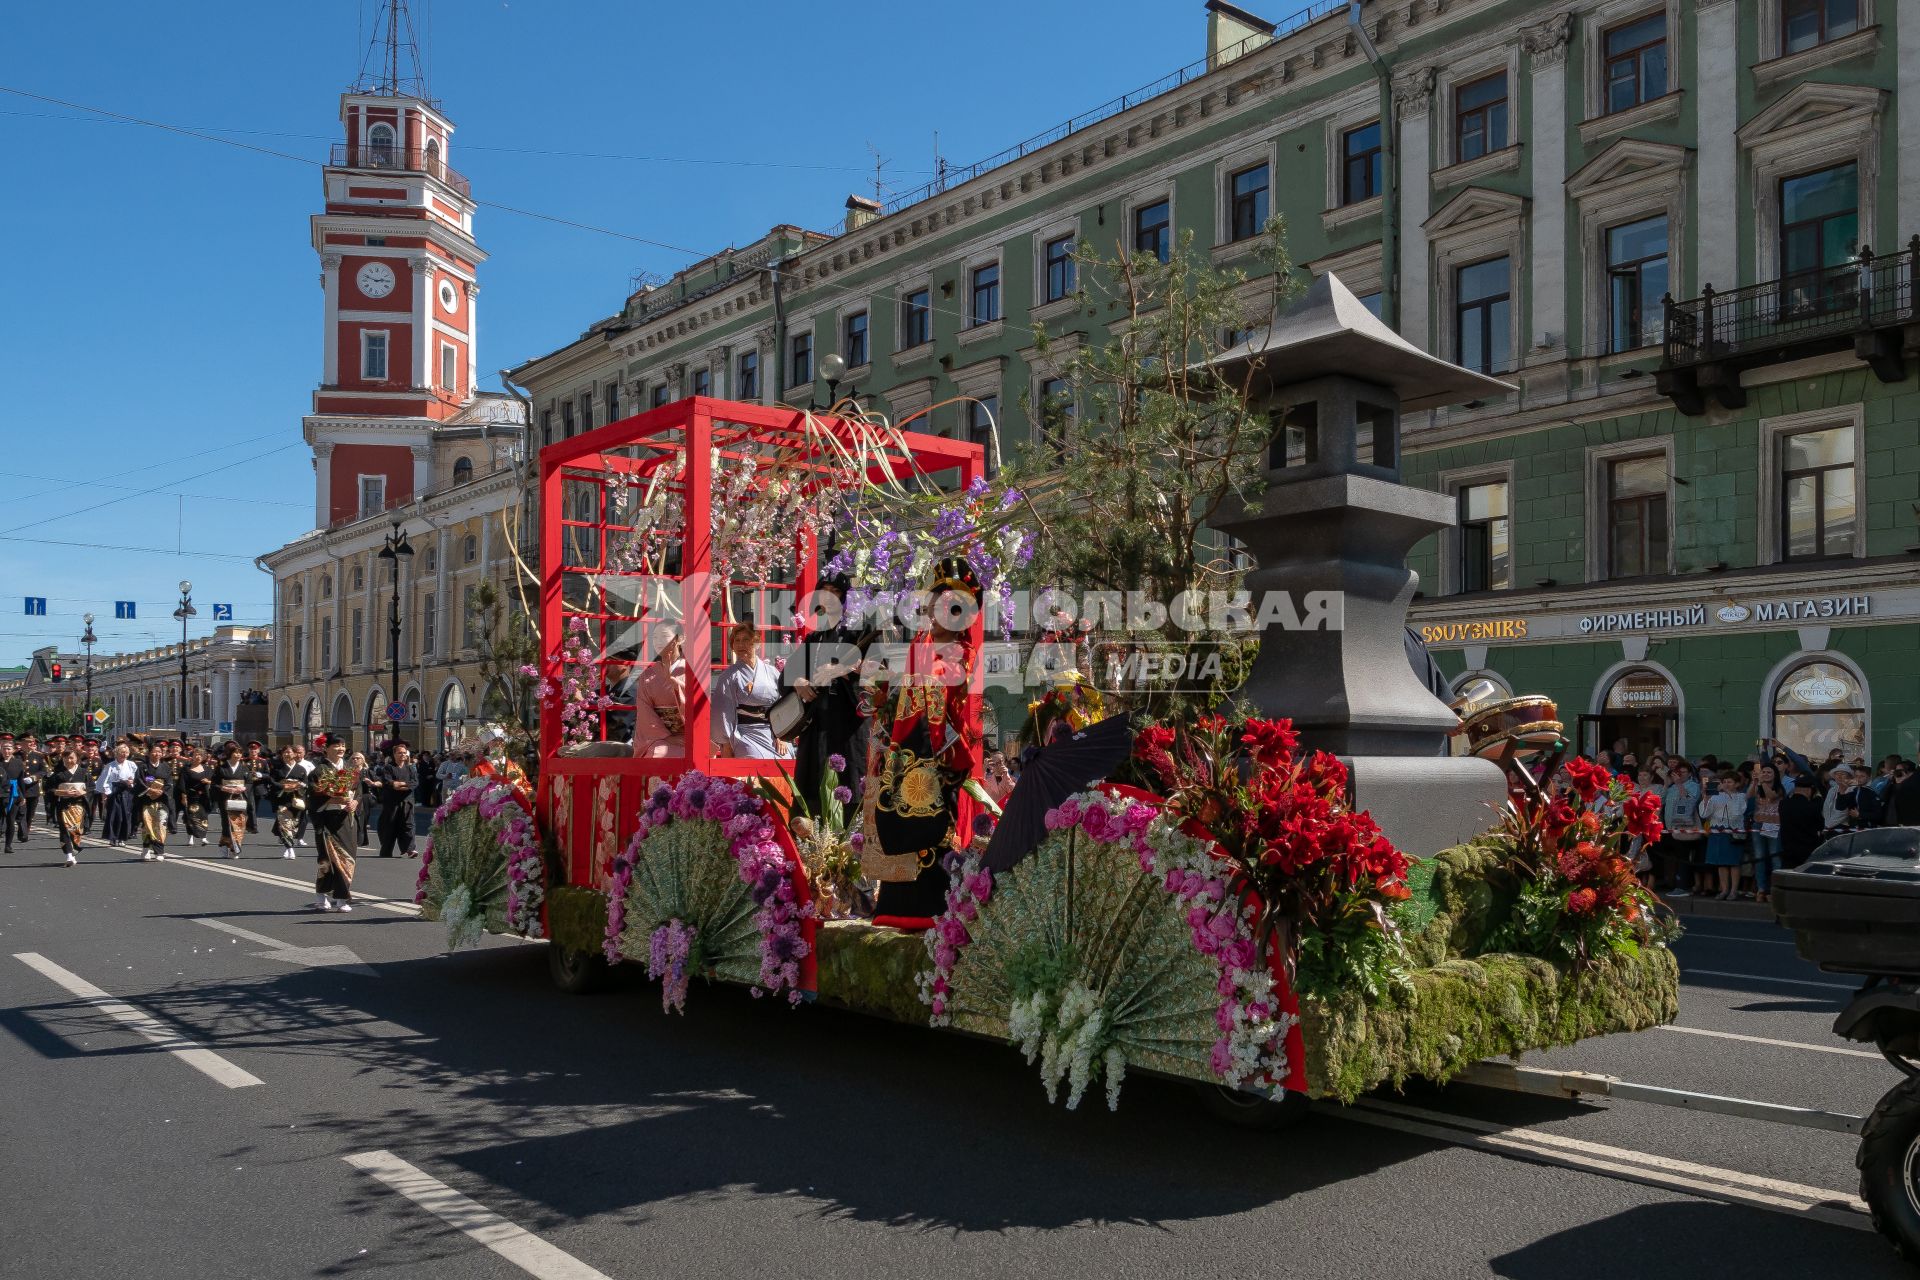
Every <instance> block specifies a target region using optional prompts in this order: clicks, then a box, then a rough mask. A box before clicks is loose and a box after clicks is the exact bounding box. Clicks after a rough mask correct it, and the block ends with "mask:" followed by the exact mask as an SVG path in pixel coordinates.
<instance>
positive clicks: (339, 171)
mask: <svg viewBox="0 0 1920 1280" xmlns="http://www.w3.org/2000/svg"><path fill="white" fill-rule="evenodd" d="M340 126H341V140H340V141H338V142H336V143H334V144H333V153H332V155H331V157H330V159H329V163H328V164H327V166H326V168H325V169H324V170H323V182H324V187H325V206H324V210H323V212H321V213H318V214H315V215H314V217H313V228H312V238H313V248H314V252H315V253H317V254H318V255H319V256H320V267H321V271H320V287H321V290H322V294H323V298H322V308H323V315H324V320H323V329H322V350H323V356H322V370H321V375H320V386H319V388H318V389H317V390H315V392H314V393H313V411H312V412H311V413H310V414H308V415H307V417H306V420H305V436H306V440H307V443H308V444H310V445H311V446H313V452H314V473H315V482H316V492H315V504H314V507H315V518H316V522H317V524H318V525H319V527H320V528H323V529H324V528H327V527H329V526H332V525H337V524H342V523H345V522H347V521H351V520H356V519H360V518H362V517H364V516H367V515H372V514H376V513H378V512H382V511H385V510H388V509H390V508H393V507H397V506H400V505H402V504H404V503H407V502H410V501H412V500H413V499H414V498H416V497H418V496H420V494H422V493H423V492H425V491H426V490H427V489H429V488H431V477H432V474H433V472H432V459H433V442H434V439H435V435H436V431H437V430H439V429H440V428H441V427H443V425H446V424H450V423H452V422H453V421H454V420H455V419H457V418H460V417H461V416H462V411H463V410H465V409H467V408H468V406H469V405H470V404H471V403H472V402H473V400H474V397H475V393H476V387H475V385H474V384H475V381H476V378H477V373H478V365H477V364H476V357H475V354H474V329H475V326H474V313H475V310H476V303H477V298H478V294H479V287H478V285H477V284H476V282H475V279H474V275H475V271H476V269H477V268H478V267H479V265H480V263H481V262H483V261H485V259H486V255H485V254H484V253H482V252H481V251H480V247H479V246H478V245H477V244H475V243H474V240H473V209H474V204H473V193H472V188H471V186H470V185H469V183H468V182H467V180H466V179H465V178H464V177H462V176H461V175H460V174H459V173H458V172H457V171H455V170H454V168H453V167H452V165H451V164H450V163H449V154H450V146H451V142H452V137H453V122H452V121H450V120H448V119H447V118H446V116H444V115H442V114H441V112H440V109H439V104H438V103H436V102H435V101H434V100H433V99H431V98H430V97H428V96H427V93H426V86H425V83H424V81H423V80H422V78H421V75H420V72H419V56H418V51H417V49H416V48H415V46H414V41H413V35H412V22H411V19H410V18H409V16H408V14H407V6H406V0H386V3H385V4H384V5H383V7H382V12H381V15H380V25H379V26H377V27H376V33H375V37H374V40H373V43H372V45H371V46H370V48H369V50H368V54H367V67H363V69H362V73H361V76H360V79H359V81H358V82H357V83H356V84H355V85H354V87H353V88H352V89H350V90H349V91H348V92H346V93H344V94H342V95H341V97H340Z"/></svg>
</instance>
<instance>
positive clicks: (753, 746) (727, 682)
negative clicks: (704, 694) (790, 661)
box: [713, 622, 786, 760]
mask: <svg viewBox="0 0 1920 1280" xmlns="http://www.w3.org/2000/svg"><path fill="white" fill-rule="evenodd" d="M727 647H728V648H729V649H731V650H732V651H733V661H732V662H730V663H728V664H727V665H726V666H724V667H722V668H721V669H720V673H719V674H718V675H716V676H715V677H714V679H713V737H714V751H715V754H717V755H721V756H732V757H733V758H734V759H736V760H779V759H781V758H783V757H784V755H785V754H786V753H785V752H784V751H783V750H782V745H781V743H780V742H779V741H778V740H777V739H775V738H774V736H773V726H772V725H771V724H769V723H768V722H767V710H768V708H770V707H772V706H773V704H774V702H775V701H777V700H778V699H779V697H780V672H779V670H778V669H777V668H775V667H774V665H773V664H772V663H771V662H768V661H767V660H766V659H764V658H762V657H761V656H760V633H759V632H758V631H755V630H754V629H753V627H752V626H751V625H750V624H748V623H745V622H742V623H740V624H739V625H737V626H735V627H734V629H733V630H732V631H730V632H728V633H727Z"/></svg>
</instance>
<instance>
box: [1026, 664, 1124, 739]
mask: <svg viewBox="0 0 1920 1280" xmlns="http://www.w3.org/2000/svg"><path fill="white" fill-rule="evenodd" d="M1048 683H1049V684H1050V686H1051V687H1050V688H1048V690H1047V691H1046V693H1044V694H1042V695H1041V696H1040V697H1039V698H1037V699H1035V700H1034V701H1032V702H1029V703H1028V704H1027V722H1026V724H1025V725H1024V726H1023V727H1022V728H1021V730H1020V737H1021V739H1022V741H1023V742H1024V743H1025V745H1026V746H1029V747H1044V746H1046V745H1047V744H1048V743H1049V742H1052V741H1053V740H1054V738H1055V737H1056V736H1059V735H1063V734H1073V733H1078V732H1080V730H1082V729H1084V728H1086V727H1087V726H1088V725H1090V724H1094V723H1096V722H1098V721H1100V720H1104V719H1106V715H1107V712H1106V703H1105V700H1104V699H1102V698H1101V696H1100V691H1099V690H1098V689H1096V688H1094V685H1093V681H1091V680H1089V679H1088V678H1087V677H1086V676H1085V675H1083V674H1082V673H1081V672H1080V670H1079V669H1078V668H1077V667H1068V668H1066V669H1065V670H1061V671H1055V672H1053V673H1052V675H1051V678H1050V679H1049V682H1048Z"/></svg>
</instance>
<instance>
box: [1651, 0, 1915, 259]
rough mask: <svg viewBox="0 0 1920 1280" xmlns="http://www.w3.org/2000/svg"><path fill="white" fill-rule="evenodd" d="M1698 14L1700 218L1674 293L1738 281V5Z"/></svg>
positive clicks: (1715, 5)
mask: <svg viewBox="0 0 1920 1280" xmlns="http://www.w3.org/2000/svg"><path fill="white" fill-rule="evenodd" d="M1698 15H1699V16H1698V34H1697V35H1696V36H1695V37H1694V41H1693V47H1694V49H1695V50H1696V51H1697V53H1696V58H1697V67H1698V73H1697V74H1696V76H1695V77H1694V78H1695V82H1696V87H1697V91H1698V93H1699V95H1700V97H1699V101H1698V102H1697V103H1696V105H1695V110H1696V111H1697V112H1698V113H1699V116H1698V138H1697V140H1696V141H1695V143H1694V146H1695V148H1696V150H1695V155H1696V156H1697V159H1696V161H1695V166H1694V167H1695V172H1696V173H1698V175H1699V178H1700V192H1699V201H1698V208H1699V211H1700V217H1699V228H1698V232H1697V233H1696V234H1695V235H1694V236H1693V238H1692V239H1693V243H1694V244H1695V245H1697V246H1698V247H1699V253H1700V259H1699V268H1698V271H1697V273H1696V277H1695V285H1694V286H1693V287H1689V286H1687V285H1686V284H1685V283H1684V282H1682V281H1680V280H1678V279H1676V280H1674V282H1673V292H1674V296H1675V297H1689V296H1691V295H1693V294H1697V293H1699V292H1700V288H1699V286H1704V285H1709V284H1710V285H1712V286H1713V287H1714V288H1715V289H1722V290H1724V289H1733V288H1737V287H1738V286H1739V284H1740V257H1739V245H1740V237H1739V236H1738V235H1737V234H1736V232H1737V230H1738V227H1739V205H1738V198H1739V193H1740V141H1739V139H1738V138H1736V137H1735V136H1734V133H1735V131H1736V130H1737V129H1738V128H1739V125H1740V103H1739V85H1740V61H1739V59H1740V55H1739V50H1738V45H1737V38H1738V29H1737V28H1738V22H1739V16H1740V14H1739V6H1738V5H1733V4H1729V3H1727V0H1700V4H1699V7H1698ZM1902 25H1905V24H1902Z"/></svg>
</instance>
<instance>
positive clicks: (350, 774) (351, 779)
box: [307, 737, 360, 911]
mask: <svg viewBox="0 0 1920 1280" xmlns="http://www.w3.org/2000/svg"><path fill="white" fill-rule="evenodd" d="M326 751H327V755H326V759H324V760H322V761H321V762H320V766H319V768H317V769H315V770H314V771H313V777H312V778H311V779H309V781H308V783H307V787H308V790H309V791H310V792H311V794H312V796H313V806H312V808H311V809H310V810H309V812H310V814H311V815H312V818H313V836H314V841H313V842H314V845H315V852H316V853H318V855H319V860H320V867H319V872H318V874H317V875H316V876H315V877H314V881H313V888H314V892H315V893H316V894H317V895H318V897H316V898H315V899H314V903H313V905H314V908H315V909H316V910H319V911H351V910H353V857H354V845H353V838H354V836H353V812H354V810H355V809H357V808H359V807H360V773H359V771H358V770H356V769H354V768H353V767H352V766H350V765H349V764H347V744H346V740H345V739H343V738H339V737H329V738H328V739H327V746H326Z"/></svg>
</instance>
